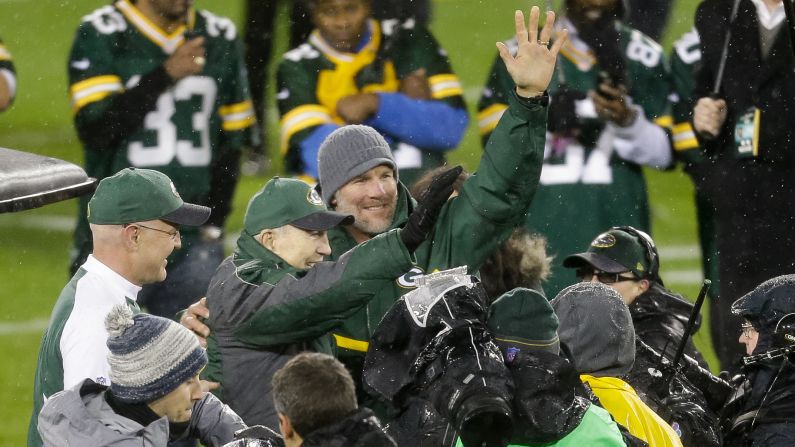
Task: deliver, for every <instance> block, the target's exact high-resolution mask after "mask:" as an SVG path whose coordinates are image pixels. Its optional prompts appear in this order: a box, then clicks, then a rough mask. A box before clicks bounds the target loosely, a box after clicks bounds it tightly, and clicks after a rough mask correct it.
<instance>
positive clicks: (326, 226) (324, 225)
mask: <svg viewBox="0 0 795 447" xmlns="http://www.w3.org/2000/svg"><path fill="white" fill-rule="evenodd" d="M353 221H354V218H353V216H351V215H350V214H342V213H336V212H334V211H318V212H316V213H312V214H310V215H308V216H304V217H301V218H300V219H296V220H294V221H292V222H290V225H292V226H294V227H297V228H300V229H302V230H308V231H326V230H330V229H332V228H334V227H336V226H338V225H350V224H352V223H353Z"/></svg>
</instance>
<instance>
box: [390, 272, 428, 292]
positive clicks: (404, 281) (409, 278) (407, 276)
mask: <svg viewBox="0 0 795 447" xmlns="http://www.w3.org/2000/svg"><path fill="white" fill-rule="evenodd" d="M424 274H425V271H424V270H422V269H421V268H419V267H413V268H412V269H411V270H409V271H408V272H406V273H404V274H403V276H400V277H399V278H398V279H396V280H395V281H396V282H397V284H398V285H399V286H400V287H403V288H404V289H414V288H416V287H417V282H416V279H417V277H418V276H422V275H424Z"/></svg>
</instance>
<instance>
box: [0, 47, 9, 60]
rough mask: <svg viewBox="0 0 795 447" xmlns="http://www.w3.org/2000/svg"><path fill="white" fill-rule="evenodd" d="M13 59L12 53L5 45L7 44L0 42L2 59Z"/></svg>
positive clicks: (0, 57) (0, 58)
mask: <svg viewBox="0 0 795 447" xmlns="http://www.w3.org/2000/svg"><path fill="white" fill-rule="evenodd" d="M10 60H11V53H10V52H9V51H8V49H7V48H6V47H5V45H3V44H0V61H10Z"/></svg>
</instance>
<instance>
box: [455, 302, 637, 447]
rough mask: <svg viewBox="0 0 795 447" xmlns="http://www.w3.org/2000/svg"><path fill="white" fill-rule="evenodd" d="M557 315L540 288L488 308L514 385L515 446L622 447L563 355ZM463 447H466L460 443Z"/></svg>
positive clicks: (612, 425)
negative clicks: (586, 446)
mask: <svg viewBox="0 0 795 447" xmlns="http://www.w3.org/2000/svg"><path fill="white" fill-rule="evenodd" d="M558 324H559V322H558V317H557V316H556V315H555V312H554V310H553V309H552V305H550V303H549V301H548V300H547V299H546V297H544V296H543V295H541V294H540V293H538V292H537V291H535V290H530V289H525V288H517V289H513V290H511V291H509V292H507V293H505V294H503V295H502V296H500V297H499V298H497V299H496V300H495V301H494V302H493V303H492V305H491V307H490V308H489V318H488V326H489V329H490V330H491V333H492V335H493V336H494V340H495V341H496V342H497V345H498V346H499V347H500V350H501V351H502V353H503V357H504V359H505V364H506V366H507V367H508V370H509V371H510V372H511V376H512V378H513V382H514V387H515V391H514V401H513V408H514V418H515V423H514V434H513V437H512V438H511V444H510V446H512V447H524V446H542V445H543V446H556V447H575V446H582V445H588V446H597V447H619V446H624V445H625V442H624V439H623V437H622V433H621V431H620V429H619V427H618V425H617V424H616V422H615V421H613V419H612V418H611V417H610V414H609V413H608V412H607V411H606V410H605V409H603V408H601V407H599V406H597V405H595V404H593V403H591V402H590V401H588V399H587V398H586V397H585V396H586V392H585V389H584V388H583V385H582V383H581V382H580V380H579V377H578V375H577V372H576V370H575V369H574V367H573V366H572V365H571V364H570V363H569V362H568V361H566V360H565V359H564V358H562V357H560V356H558V352H559V349H560V340H559V339H558V333H557V330H558ZM457 446H458V447H463V443H462V442H461V440H460V439H459V440H458V443H457Z"/></svg>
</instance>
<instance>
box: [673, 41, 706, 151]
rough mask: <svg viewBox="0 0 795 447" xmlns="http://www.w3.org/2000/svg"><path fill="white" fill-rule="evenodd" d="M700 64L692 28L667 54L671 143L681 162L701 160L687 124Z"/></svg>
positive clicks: (693, 134)
mask: <svg viewBox="0 0 795 447" xmlns="http://www.w3.org/2000/svg"><path fill="white" fill-rule="evenodd" d="M700 63H701V39H699V37H698V32H697V31H696V29H695V28H693V29H692V30H690V31H689V32H687V33H686V34H684V35H683V36H682V37H680V38H679V40H677V41H676V42H675V43H674V50H673V52H672V53H671V81H672V83H673V91H674V98H673V99H674V101H673V117H674V125H673V128H672V131H673V142H674V150H675V151H676V156H677V159H679V160H681V161H682V162H684V163H698V162H701V161H703V157H702V156H701V151H700V150H699V147H698V140H697V139H696V134H695V133H694V131H693V126H692V125H691V124H690V117H691V114H692V112H693V106H694V105H695V102H694V99H695V98H693V97H692V96H693V89H694V88H695V85H696V80H695V72H696V70H697V69H698V66H699V64H700Z"/></svg>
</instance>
